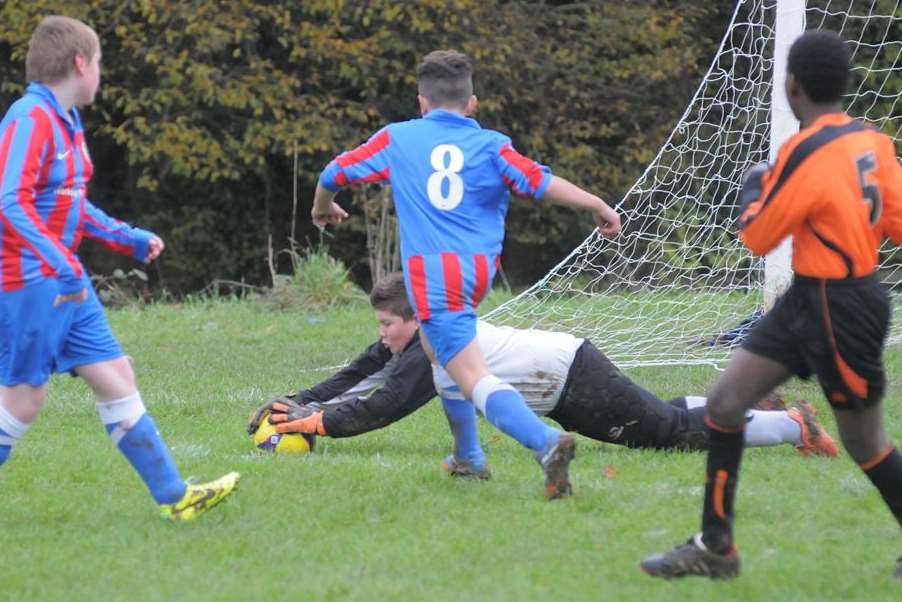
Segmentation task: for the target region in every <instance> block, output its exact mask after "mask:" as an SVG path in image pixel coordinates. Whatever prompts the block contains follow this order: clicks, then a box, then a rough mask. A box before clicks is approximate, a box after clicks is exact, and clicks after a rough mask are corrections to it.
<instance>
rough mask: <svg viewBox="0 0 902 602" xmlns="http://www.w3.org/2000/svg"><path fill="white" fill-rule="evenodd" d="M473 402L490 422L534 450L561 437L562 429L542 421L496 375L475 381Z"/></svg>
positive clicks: (538, 449)
mask: <svg viewBox="0 0 902 602" xmlns="http://www.w3.org/2000/svg"><path fill="white" fill-rule="evenodd" d="M473 402H474V403H475V404H476V406H477V407H480V408H484V410H483V413H484V414H485V417H486V418H487V419H488V421H489V422H491V423H492V424H494V425H495V426H496V427H498V429H500V430H501V431H502V432H503V433H505V434H507V435H510V436H511V437H513V438H514V439H516V440H517V441H518V442H520V444H521V445H524V446H526V447H528V448H529V449H531V450H533V451H541V450H542V449H544V448H545V446H546V445H548V444H552V445H553V444H554V443H557V440H558V438H559V437H560V434H561V432H560V431H559V430H557V429H554V428H551V427H550V426H548V425H547V424H545V423H544V422H542V421H541V420H540V419H539V417H538V416H536V415H535V414H534V413H533V411H532V410H530V409H529V406H527V405H526V401H525V400H524V399H523V396H522V395H520V393H519V392H518V391H517V390H516V389H514V388H513V387H511V386H510V385H508V384H506V383H504V382H502V381H501V379H499V378H498V377H496V376H491V375H489V376H486V377H484V378H483V379H482V380H480V381H479V382H478V383H476V387H474V388H473Z"/></svg>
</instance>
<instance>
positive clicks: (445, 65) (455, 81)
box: [417, 50, 473, 108]
mask: <svg viewBox="0 0 902 602" xmlns="http://www.w3.org/2000/svg"><path fill="white" fill-rule="evenodd" d="M417 88H418V90H419V93H420V95H421V96H425V97H426V98H427V99H428V100H429V103H430V104H431V105H432V106H434V107H447V106H452V107H460V108H463V107H466V106H467V101H469V100H470V96H472V94H473V63H472V62H471V61H470V57H468V56H467V55H465V54H464V53H462V52H458V51H457V50H433V51H432V52H430V53H429V54H427V55H426V56H425V57H423V62H422V63H420V66H419V68H417Z"/></svg>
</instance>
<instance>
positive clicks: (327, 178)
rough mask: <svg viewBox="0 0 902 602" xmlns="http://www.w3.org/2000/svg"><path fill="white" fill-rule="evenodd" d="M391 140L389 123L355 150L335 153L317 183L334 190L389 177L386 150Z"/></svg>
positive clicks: (382, 180) (384, 179)
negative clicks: (335, 155)
mask: <svg viewBox="0 0 902 602" xmlns="http://www.w3.org/2000/svg"><path fill="white" fill-rule="evenodd" d="M390 143H391V136H390V134H389V131H388V127H384V128H382V129H381V130H379V131H378V132H376V133H375V134H374V135H373V137H372V138H370V139H369V140H367V141H366V142H365V143H363V144H361V145H360V146H358V147H357V148H355V149H354V150H352V151H348V152H346V153H342V154H340V155H338V156H337V157H335V159H333V160H332V161H331V162H330V163H329V165H327V166H326V168H325V169H324V170H323V172H322V173H321V174H320V176H319V183H320V185H321V186H322V187H323V188H325V189H326V190H330V191H332V192H337V191H338V190H339V189H340V188H343V187H345V186H351V185H353V184H368V183H375V182H384V181H386V180H388V179H389V177H390V176H391V172H390V169H389V163H388V150H387V149H388V145H389V144H390Z"/></svg>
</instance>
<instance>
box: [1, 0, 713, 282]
mask: <svg viewBox="0 0 902 602" xmlns="http://www.w3.org/2000/svg"><path fill="white" fill-rule="evenodd" d="M699 4H701V3H692V2H686V1H684V2H676V1H672V0H656V1H654V2H631V3H615V2H576V3H572V2H567V3H559V2H527V1H522V2H509V1H504V0H491V1H482V0H459V1H457V2H447V1H446V0H420V1H418V2H396V1H394V0H369V1H367V2H350V1H344V0H308V1H305V2H293V3H272V2H265V1H262V0H234V1H231V2H220V1H218V0H195V1H193V2H181V1H177V0H156V1H153V2H151V1H148V0H141V1H139V0H130V1H126V2H122V1H121V0H73V1H65V2H64V1H61V0H29V1H28V2H24V1H14V0H13V1H9V2H6V3H5V4H4V5H3V6H2V8H0V101H3V104H4V105H6V104H8V103H9V102H11V101H12V100H13V99H14V98H15V97H16V96H17V95H18V94H19V93H20V92H21V90H22V88H23V85H24V82H23V76H22V73H23V71H24V69H23V62H24V53H25V46H26V44H27V40H28V37H29V35H30V33H31V31H32V29H33V27H34V25H35V24H36V23H37V21H38V20H39V19H40V17H41V16H43V15H45V14H48V13H53V12H59V13H64V14H69V15H72V16H75V17H79V18H82V19H84V20H85V21H86V22H88V23H89V24H90V25H92V26H93V27H94V28H95V29H96V30H97V32H98V33H99V35H100V38H101V44H102V48H103V71H104V73H103V84H102V87H101V94H100V96H99V98H98V100H97V102H96V103H95V105H94V106H93V107H92V108H89V109H87V110H86V111H85V123H86V125H87V127H88V138H89V144H90V145H91V149H92V153H93V155H94V157H95V164H96V165H97V166H98V170H97V172H96V174H95V179H94V182H93V184H92V189H91V195H92V200H94V201H95V202H96V203H97V204H98V205H100V206H101V207H103V208H105V209H107V210H108V211H109V212H110V213H111V214H114V215H117V216H121V217H123V218H125V219H127V220H129V221H133V222H135V223H139V224H141V225H142V226H147V227H150V228H152V229H155V230H156V231H158V232H159V234H160V235H161V236H162V237H163V238H164V239H165V240H166V241H167V244H168V247H169V250H168V251H167V253H166V254H165V255H164V256H163V257H162V258H161V263H160V265H159V267H157V268H155V270H154V271H152V272H151V277H152V279H153V280H155V281H157V282H160V283H162V284H163V285H164V286H166V287H167V288H169V289H171V290H175V291H188V290H197V289H200V288H203V286H205V285H206V284H207V283H208V282H210V281H211V280H213V279H216V278H221V279H232V280H240V279H242V278H243V279H244V280H246V281H248V282H250V283H256V284H260V283H263V282H265V281H266V279H267V277H268V274H267V271H266V266H265V264H264V262H261V261H260V260H259V258H260V257H262V256H263V253H264V252H265V248H266V240H267V238H268V237H269V236H270V235H271V236H272V237H273V239H274V241H275V245H276V247H284V246H288V244H289V243H288V241H287V237H288V236H289V233H290V232H291V198H292V185H293V177H294V174H293V171H292V166H293V163H294V158H295V156H296V157H297V163H298V176H299V182H298V184H299V188H300V191H299V198H300V199H301V200H302V201H305V200H306V199H309V198H310V197H311V196H312V189H313V186H314V185H315V181H316V177H317V175H318V173H319V171H320V170H321V169H322V167H323V166H324V165H325V164H326V163H327V162H328V161H329V160H330V159H331V158H332V157H333V156H334V155H335V154H337V153H338V152H340V151H342V150H345V149H347V148H350V147H353V146H356V145H357V144H359V143H360V142H362V141H363V140H365V139H366V137H367V136H368V135H370V134H371V133H372V132H373V131H375V130H376V129H377V128H379V127H381V126H382V125H384V124H385V123H386V122H388V121H393V120H399V119H408V118H411V117H415V116H416V110H417V109H416V100H415V96H416V89H415V75H414V72H415V68H416V65H417V62H418V60H419V58H420V57H422V55H424V54H425V53H427V52H428V51H430V50H433V49H435V48H439V47H457V48H460V49H462V50H464V51H466V52H468V53H470V54H471V55H472V56H473V57H474V59H475V61H476V65H477V72H476V86H477V94H478V95H479V98H480V109H479V115H478V116H479V119H480V121H481V122H482V123H483V124H484V125H485V126H487V127H493V128H497V129H500V130H502V131H505V132H508V133H510V134H511V136H512V137H513V139H514V143H515V145H516V146H517V147H518V148H519V149H520V150H521V151H522V152H524V153H525V154H527V155H530V156H532V157H533V158H535V159H537V160H539V161H541V162H543V163H547V164H549V165H551V166H552V167H553V168H554V169H555V171H556V172H557V173H559V174H561V175H563V176H565V177H568V178H570V179H572V180H574V181H575V182H577V183H579V184H582V185H585V186H587V187H589V188H591V189H592V190H594V191H596V192H598V193H600V194H601V195H602V196H604V197H606V198H608V199H609V200H612V201H616V200H617V199H618V198H619V196H620V195H621V194H622V193H623V191H624V190H625V189H626V188H627V186H629V184H630V183H632V182H633V181H634V180H635V178H636V177H637V176H638V175H639V173H640V172H641V170H642V168H643V167H644V166H645V164H646V163H647V162H648V160H649V159H650V158H651V157H652V156H653V155H654V153H655V152H656V150H657V149H658V147H659V146H660V144H661V142H662V141H663V140H664V138H665V137H666V135H667V134H668V133H669V131H670V129H671V128H672V126H673V124H674V122H675V121H676V118H677V117H678V116H679V114H680V112H681V111H682V109H683V107H684V106H685V104H686V101H687V99H688V98H689V97H690V96H691V93H692V91H693V90H694V88H695V86H696V84H697V81H698V80H699V78H700V76H701V73H702V72H703V69H704V67H705V66H706V65H707V63H708V61H709V58H710V56H711V53H712V50H713V47H714V45H715V43H716V41H717V39H719V37H720V35H721V32H722V29H723V23H724V19H725V17H726V15H727V13H728V11H727V10H726V9H725V8H709V7H704V6H698V5H699ZM343 202H344V203H345V204H347V202H346V201H343ZM513 205H514V207H513V209H512V211H511V216H510V219H509V225H510V227H509V232H510V235H509V240H510V242H511V243H512V244H511V251H510V252H509V253H508V255H507V256H506V257H505V265H506V267H507V270H508V273H509V274H510V275H511V277H512V279H513V280H514V281H515V282H524V281H530V280H532V279H534V278H535V276H536V272H539V273H541V272H542V271H544V270H545V269H546V268H547V267H548V266H549V265H551V264H553V263H555V262H556V261H558V260H559V259H560V258H561V257H562V256H563V254H564V253H566V252H567V251H568V250H569V249H571V248H572V247H573V246H574V245H575V244H576V243H577V242H579V241H580V240H581V239H582V237H583V236H584V235H585V234H586V233H587V232H588V231H589V229H590V225H589V223H588V221H587V220H586V219H585V218H584V216H583V217H578V216H574V215H572V214H571V213H570V212H557V211H550V210H548V209H547V208H542V207H539V208H534V207H532V206H531V205H529V204H524V203H521V202H516V201H515V202H514V203H513ZM307 208H309V204H308V203H305V202H302V203H301V206H300V208H299V209H300V211H299V214H300V215H301V216H302V222H303V223H302V224H301V227H299V228H298V229H297V232H296V238H297V239H298V240H303V239H304V238H305V237H307V238H311V239H312V238H314V234H315V232H314V230H313V229H312V227H311V226H310V224H309V220H308V218H307V211H308V209H307ZM354 211H355V212H358V213H359V209H358V208H355V209H354ZM362 221H363V220H359V219H357V220H352V221H351V222H349V227H343V228H340V229H339V230H338V231H337V236H338V238H337V241H336V244H335V245H334V247H335V248H336V249H339V250H340V257H341V259H343V260H344V261H345V262H346V263H347V265H349V266H350V268H351V270H352V274H353V276H354V277H355V279H356V280H358V281H365V280H366V279H367V277H366V274H367V272H368V269H369V268H368V266H367V261H366V252H365V239H366V237H365V228H364V225H363V224H362V223H361V222H362ZM355 222H357V223H355ZM83 256H84V257H85V258H86V259H87V261H88V262H89V264H90V265H91V266H93V267H95V268H96V269H98V270H100V271H102V272H109V271H110V269H112V268H113V267H118V264H115V263H111V262H110V260H108V259H105V258H100V257H99V255H98V254H97V253H96V252H94V251H93V250H92V249H86V250H85V252H84V253H83Z"/></svg>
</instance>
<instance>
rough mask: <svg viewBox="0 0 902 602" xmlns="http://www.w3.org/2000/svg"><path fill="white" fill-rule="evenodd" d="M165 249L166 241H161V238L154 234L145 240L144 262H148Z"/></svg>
mask: <svg viewBox="0 0 902 602" xmlns="http://www.w3.org/2000/svg"><path fill="white" fill-rule="evenodd" d="M165 249H166V243H164V242H163V239H162V238H160V237H159V236H156V235H154V237H153V238H151V239H150V240H149V241H148V242H147V257H145V258H144V263H150V262H151V261H153V260H154V259H156V258H157V257H159V256H160V253H162V252H163V251H164V250H165Z"/></svg>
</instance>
